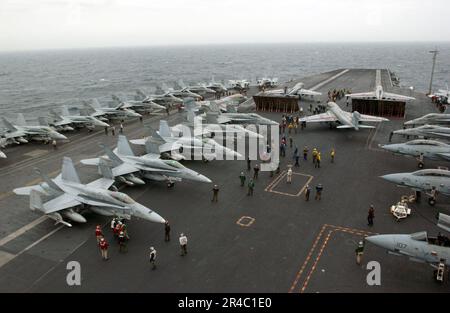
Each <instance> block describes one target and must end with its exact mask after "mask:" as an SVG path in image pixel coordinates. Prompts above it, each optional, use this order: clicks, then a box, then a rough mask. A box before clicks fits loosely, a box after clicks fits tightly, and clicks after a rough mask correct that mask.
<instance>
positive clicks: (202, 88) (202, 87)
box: [175, 80, 216, 97]
mask: <svg viewBox="0 0 450 313" xmlns="http://www.w3.org/2000/svg"><path fill="white" fill-rule="evenodd" d="M177 87H178V88H180V89H181V90H188V91H190V92H192V93H194V94H198V95H200V96H202V97H204V96H206V95H208V94H215V93H216V91H215V90H214V89H211V88H208V87H207V86H206V84H197V85H190V86H187V85H186V84H185V83H184V82H183V81H182V80H180V81H179V82H178V85H177V86H176V87H175V88H177Z"/></svg>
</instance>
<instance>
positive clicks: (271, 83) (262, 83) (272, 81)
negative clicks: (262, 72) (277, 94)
mask: <svg viewBox="0 0 450 313" xmlns="http://www.w3.org/2000/svg"><path fill="white" fill-rule="evenodd" d="M256 84H257V85H258V87H259V88H272V87H276V86H278V78H268V77H263V78H260V79H258V80H257V81H256Z"/></svg>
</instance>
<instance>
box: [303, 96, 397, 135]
mask: <svg viewBox="0 0 450 313" xmlns="http://www.w3.org/2000/svg"><path fill="white" fill-rule="evenodd" d="M327 108H328V110H327V112H325V113H322V114H317V115H312V116H308V117H304V118H301V119H300V122H306V123H320V122H328V123H337V124H340V126H337V128H338V129H354V130H359V129H362V128H369V129H370V128H375V127H374V126H368V125H362V124H361V123H363V122H368V123H370V122H373V123H381V122H387V121H389V120H388V119H386V118H383V117H377V116H371V115H363V114H360V113H359V112H357V111H355V112H353V113H350V112H346V111H344V110H342V109H341V108H340V107H339V106H338V105H337V104H336V103H334V102H329V103H328V104H327Z"/></svg>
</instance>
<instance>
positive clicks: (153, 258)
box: [149, 247, 156, 270]
mask: <svg viewBox="0 0 450 313" xmlns="http://www.w3.org/2000/svg"><path fill="white" fill-rule="evenodd" d="M149 260H150V264H151V265H152V270H154V269H156V250H155V248H153V247H150V259H149Z"/></svg>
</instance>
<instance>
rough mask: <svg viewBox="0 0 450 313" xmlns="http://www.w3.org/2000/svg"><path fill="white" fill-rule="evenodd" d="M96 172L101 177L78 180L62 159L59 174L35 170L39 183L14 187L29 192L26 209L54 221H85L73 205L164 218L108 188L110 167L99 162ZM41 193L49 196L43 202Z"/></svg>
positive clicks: (105, 212)
mask: <svg viewBox="0 0 450 313" xmlns="http://www.w3.org/2000/svg"><path fill="white" fill-rule="evenodd" d="M100 172H101V173H102V175H103V177H102V178H100V179H97V180H95V181H93V182H91V183H89V184H86V185H85V184H82V183H81V182H80V178H79V177H78V174H77V172H76V170H75V167H74V165H73V162H72V160H71V159H70V158H68V157H65V158H64V160H63V165H62V170H61V174H59V175H58V176H57V177H56V178H54V179H50V178H49V177H47V176H46V175H44V174H42V173H41V172H40V171H39V170H36V173H37V174H39V175H40V176H41V177H42V179H43V181H44V182H43V183H41V184H39V185H34V186H30V187H24V188H18V189H14V193H15V194H16V195H28V196H30V209H31V210H38V211H40V212H42V213H44V214H45V215H47V216H48V217H50V218H51V219H53V220H55V221H56V223H61V224H64V225H66V226H69V227H71V226H72V225H71V224H70V223H68V222H66V221H65V220H64V218H67V219H69V220H71V221H74V222H78V223H86V219H85V218H84V217H83V216H82V215H81V214H80V213H77V212H76V210H74V208H77V207H80V206H82V207H83V206H88V208H89V209H90V210H91V211H93V212H94V213H97V214H100V215H104V216H119V217H123V218H130V217H131V216H134V217H138V218H142V219H145V220H148V221H150V222H156V223H165V220H164V219H163V218H162V217H161V216H159V215H158V214H157V213H156V212H154V211H152V210H150V209H149V208H147V207H145V206H144V205H142V204H139V203H137V202H136V201H134V200H133V199H131V198H130V197H129V196H128V195H126V194H124V193H121V192H117V191H110V190H108V189H109V188H111V186H112V185H113V183H114V177H113V175H112V172H111V169H110V168H108V167H107V166H105V165H104V164H103V163H102V164H100ZM43 197H49V198H50V199H51V200H49V201H46V202H44V201H43V200H44V199H43Z"/></svg>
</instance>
